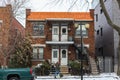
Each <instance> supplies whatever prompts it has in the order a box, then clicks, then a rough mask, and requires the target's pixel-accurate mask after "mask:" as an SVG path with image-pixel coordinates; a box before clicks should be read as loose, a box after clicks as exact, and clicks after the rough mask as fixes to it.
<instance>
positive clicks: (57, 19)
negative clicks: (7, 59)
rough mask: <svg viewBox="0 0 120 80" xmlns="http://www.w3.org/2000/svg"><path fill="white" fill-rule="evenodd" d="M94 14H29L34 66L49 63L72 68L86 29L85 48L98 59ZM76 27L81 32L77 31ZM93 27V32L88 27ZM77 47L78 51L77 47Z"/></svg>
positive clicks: (91, 28)
mask: <svg viewBox="0 0 120 80" xmlns="http://www.w3.org/2000/svg"><path fill="white" fill-rule="evenodd" d="M93 12H94V10H90V12H31V10H30V9H27V10H26V29H25V31H26V34H30V35H31V40H32V44H31V45H32V47H33V60H32V63H33V65H37V64H39V63H40V62H41V61H44V60H49V61H50V62H51V63H56V62H59V63H60V65H68V63H69V61H70V60H76V59H78V58H79V55H78V51H77V50H76V47H80V44H81V43H80V39H81V37H80V26H82V34H83V42H84V47H86V48H87V49H88V52H89V53H88V55H89V56H92V57H94V53H95V46H94V18H93V15H94V13H93ZM75 23H77V24H78V28H77V29H76V28H75ZM86 24H89V25H90V26H89V28H85V25H86ZM74 45H76V47H74Z"/></svg>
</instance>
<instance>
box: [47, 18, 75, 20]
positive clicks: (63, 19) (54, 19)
mask: <svg viewBox="0 0 120 80" xmlns="http://www.w3.org/2000/svg"><path fill="white" fill-rule="evenodd" d="M46 20H55V21H61V20H62V21H73V20H74V19H73V18H46Z"/></svg>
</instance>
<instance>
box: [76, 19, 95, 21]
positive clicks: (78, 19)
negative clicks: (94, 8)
mask: <svg viewBox="0 0 120 80" xmlns="http://www.w3.org/2000/svg"><path fill="white" fill-rule="evenodd" d="M75 21H93V19H89V20H87V19H83V20H81V19H77V20H75Z"/></svg>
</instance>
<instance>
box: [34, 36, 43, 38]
mask: <svg viewBox="0 0 120 80" xmlns="http://www.w3.org/2000/svg"><path fill="white" fill-rule="evenodd" d="M32 38H45V36H32Z"/></svg>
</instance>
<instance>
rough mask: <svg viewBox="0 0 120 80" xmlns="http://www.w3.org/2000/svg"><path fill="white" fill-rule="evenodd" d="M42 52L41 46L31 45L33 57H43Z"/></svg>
mask: <svg viewBox="0 0 120 80" xmlns="http://www.w3.org/2000/svg"><path fill="white" fill-rule="evenodd" d="M43 54H44V48H43V47H33V59H43Z"/></svg>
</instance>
